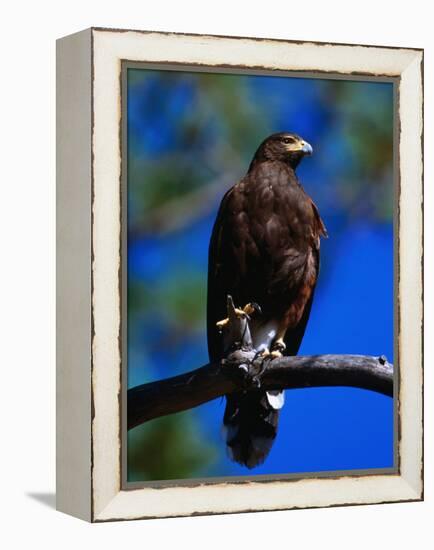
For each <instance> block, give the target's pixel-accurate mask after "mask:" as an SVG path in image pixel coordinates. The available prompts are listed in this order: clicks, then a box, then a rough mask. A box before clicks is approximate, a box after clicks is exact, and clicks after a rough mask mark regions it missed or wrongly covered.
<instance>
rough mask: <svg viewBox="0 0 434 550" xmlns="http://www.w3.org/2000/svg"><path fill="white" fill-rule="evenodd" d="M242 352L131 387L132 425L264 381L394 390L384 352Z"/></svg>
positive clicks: (266, 386) (266, 385) (265, 386)
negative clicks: (263, 356) (260, 356)
mask: <svg viewBox="0 0 434 550" xmlns="http://www.w3.org/2000/svg"><path fill="white" fill-rule="evenodd" d="M236 353H237V355H236V356H235V354H233V356H232V357H231V356H229V357H228V359H226V360H224V361H222V363H213V364H208V365H205V366H203V367H201V368H199V369H196V370H194V371H191V372H188V373H186V374H181V375H179V376H175V377H173V378H167V379H165V380H159V381H157V382H151V383H149V384H143V385H141V386H136V387H135V388H131V389H130V390H128V429H131V428H134V427H135V426H139V425H140V424H142V423H143V422H146V421H147V420H152V419H154V418H158V417H161V416H165V415H168V414H173V413H177V412H180V411H185V410H187V409H191V408H193V407H197V406H198V405H201V404H202V403H206V402H207V401H211V400H212V399H216V398H217V397H221V396H223V395H226V394H230V393H233V392H235V391H240V390H243V389H249V390H250V391H255V388H257V387H258V385H257V384H258V382H259V383H260V387H261V389H262V390H276V389H295V388H309V387H321V386H353V387H356V388H363V389H366V390H371V391H375V392H379V393H382V394H384V395H388V396H392V395H393V365H391V364H390V363H388V362H387V360H386V358H385V357H384V356H382V357H372V356H368V355H311V356H295V357H282V358H276V359H273V360H269V361H263V360H256V361H254V362H253V364H251V365H250V366H247V363H248V361H249V359H250V358H251V351H247V352H245V353H243V352H241V351H237V352H236ZM261 370H262V371H263V372H261Z"/></svg>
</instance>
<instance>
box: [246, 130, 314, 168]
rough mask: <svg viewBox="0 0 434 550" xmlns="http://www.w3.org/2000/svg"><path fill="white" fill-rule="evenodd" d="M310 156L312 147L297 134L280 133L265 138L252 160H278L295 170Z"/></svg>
mask: <svg viewBox="0 0 434 550" xmlns="http://www.w3.org/2000/svg"><path fill="white" fill-rule="evenodd" d="M311 154H312V146H311V145H310V144H309V143H308V142H307V141H305V140H304V139H303V138H301V137H300V136H298V135H297V134H290V133H288V132H280V133H278V134H272V135H271V136H269V137H267V139H265V140H264V141H263V142H262V143H261V145H260V146H259V148H258V150H257V151H256V154H255V156H254V160H256V161H264V160H280V161H281V162H286V163H287V164H289V165H290V166H291V167H292V168H296V167H297V166H298V164H299V162H300V161H301V159H302V158H303V157H304V156H306V155H311Z"/></svg>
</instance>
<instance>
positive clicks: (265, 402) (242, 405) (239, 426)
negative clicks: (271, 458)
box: [223, 391, 284, 468]
mask: <svg viewBox="0 0 434 550" xmlns="http://www.w3.org/2000/svg"><path fill="white" fill-rule="evenodd" d="M283 403H284V392H283V391H276V392H264V391H248V392H242V393H234V394H231V395H227V396H226V409H225V414H224V417H223V429H224V433H225V435H226V446H227V451H228V454H229V457H230V458H231V459H232V460H234V461H235V462H238V463H239V464H243V465H244V466H247V468H254V467H255V466H258V465H259V464H262V463H263V462H264V460H265V459H266V457H267V456H268V453H269V452H270V449H271V447H272V445H273V442H274V439H275V437H276V434H277V424H278V421H279V409H281V408H282V406H283Z"/></svg>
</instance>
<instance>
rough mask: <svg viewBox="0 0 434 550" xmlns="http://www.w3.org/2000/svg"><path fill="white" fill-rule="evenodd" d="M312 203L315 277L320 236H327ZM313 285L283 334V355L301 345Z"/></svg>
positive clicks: (288, 353)
mask: <svg viewBox="0 0 434 550" xmlns="http://www.w3.org/2000/svg"><path fill="white" fill-rule="evenodd" d="M311 203H312V209H313V212H314V218H315V224H314V225H313V235H312V252H313V258H314V262H315V271H316V277H317V278H318V274H319V264H320V252H319V249H320V237H327V236H328V235H327V229H326V227H325V225H324V222H323V221H322V219H321V216H320V214H319V211H318V208H317V206H316V204H315V203H314V202H313V201H312V200H311ZM315 286H316V283H315ZM315 286H314V287H313V289H312V293H311V295H310V298H309V300H308V302H307V303H306V305H305V307H304V310H303V315H302V316H301V319H300V321H299V322H298V324H297V326H296V327H294V328H292V329H288V330H287V331H286V334H285V338H284V342H285V345H286V350H285V351H284V355H297V353H298V350H299V348H300V346H301V342H302V340H303V336H304V333H305V330H306V325H307V322H308V320H309V315H310V310H311V308H312V302H313V297H314V294H315Z"/></svg>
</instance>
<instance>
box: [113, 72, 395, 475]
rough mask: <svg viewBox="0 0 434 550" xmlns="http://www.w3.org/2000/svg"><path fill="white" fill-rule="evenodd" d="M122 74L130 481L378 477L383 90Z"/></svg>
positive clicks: (385, 173) (387, 167) (383, 287)
mask: <svg viewBox="0 0 434 550" xmlns="http://www.w3.org/2000/svg"><path fill="white" fill-rule="evenodd" d="M123 73H124V75H123V92H122V93H123V113H122V116H123V121H124V124H123V135H122V143H123V149H124V150H123V166H122V173H123V177H124V186H123V201H122V202H123V205H124V222H125V224H126V227H125V229H126V235H127V237H126V243H125V246H124V247H123V248H124V249H123V251H122V256H123V259H124V271H123V273H124V276H123V278H122V280H123V285H124V295H125V296H126V299H125V300H124V304H123V307H124V309H123V312H124V314H123V322H124V323H125V325H126V326H125V334H126V338H125V339H124V343H123V345H124V354H123V357H124V358H126V359H125V360H124V363H125V364H124V373H125V376H124V384H125V390H126V395H125V397H126V399H127V407H126V418H127V432H126V435H125V438H124V441H123V445H124V446H125V463H124V465H123V466H124V469H125V473H126V480H127V482H128V483H136V484H140V483H146V482H155V481H170V480H172V481H175V480H201V479H203V480H213V479H218V478H228V477H229V478H232V479H235V480H236V479H241V480H242V479H248V478H251V477H255V478H257V479H263V478H267V477H269V476H278V477H279V476H288V475H290V476H300V477H304V476H307V475H336V474H339V473H342V472H343V473H347V474H366V473H375V472H379V471H381V472H384V471H389V470H390V471H393V469H394V468H396V466H397V459H396V452H395V443H396V430H395V424H396V422H395V419H396V414H395V413H396V410H395V409H396V407H395V401H394V398H393V386H394V380H393V375H392V372H393V371H392V366H391V365H392V364H393V362H394V359H395V360H396V357H394V224H393V218H394V189H395V187H396V186H395V185H394V179H395V176H396V174H395V173H394V151H395V148H394V131H395V128H394V105H395V101H394V93H395V91H394V83H393V82H392V81H387V79H383V80H378V79H377V80H373V79H371V80H366V79H365V80H364V79H349V78H337V77H332V76H330V77H327V78H325V77H324V75H322V76H321V77H319V76H318V75H309V76H303V77H300V76H292V75H279V74H272V75H271V74H237V73H228V72H224V71H221V72H219V71H211V70H209V71H195V70H179V68H151V67H149V66H145V65H140V64H133V63H130V64H125V65H124V67H123Z"/></svg>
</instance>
